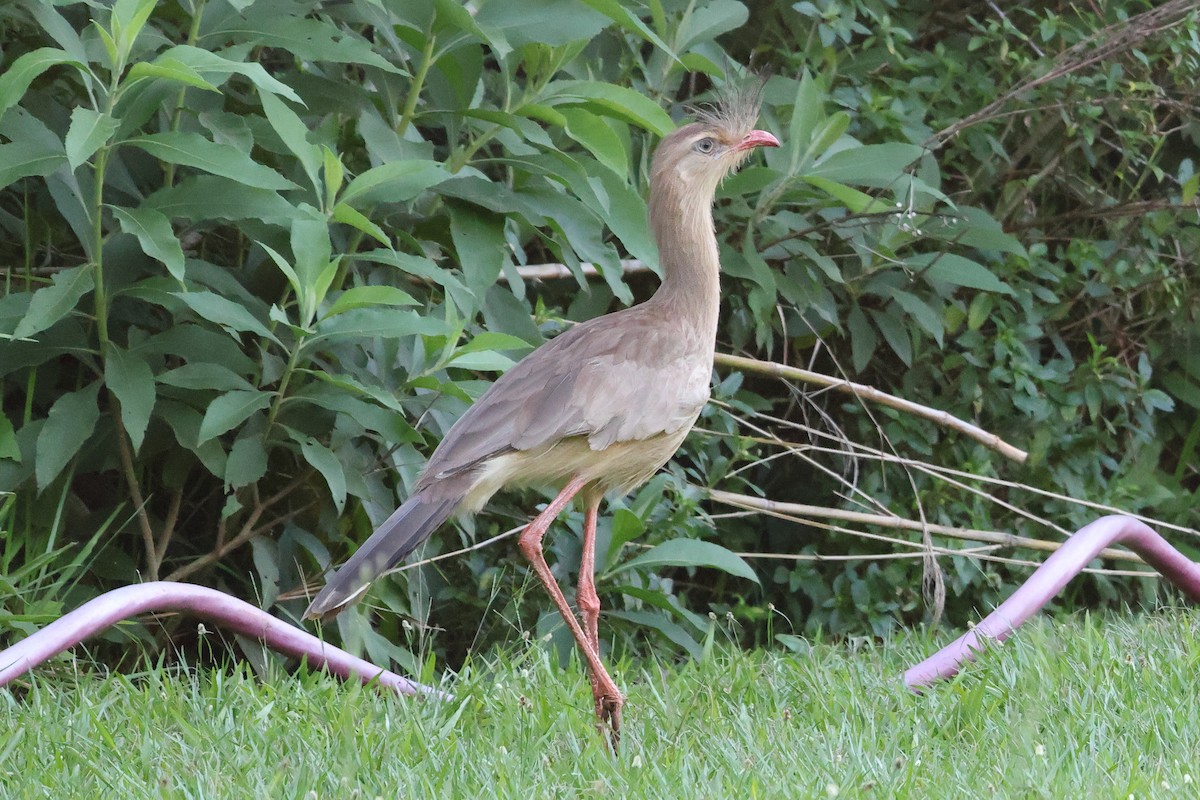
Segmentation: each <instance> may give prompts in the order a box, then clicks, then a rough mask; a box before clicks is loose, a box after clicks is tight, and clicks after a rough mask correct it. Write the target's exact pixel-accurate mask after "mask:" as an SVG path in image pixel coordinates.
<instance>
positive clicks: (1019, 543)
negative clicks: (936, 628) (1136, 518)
mask: <svg viewBox="0 0 1200 800" xmlns="http://www.w3.org/2000/svg"><path fill="white" fill-rule="evenodd" d="M708 496H709V497H710V498H712V500H713V501H715V502H717V503H721V504H723V505H728V506H733V507H734V508H745V509H750V510H754V511H761V512H763V513H767V514H771V515H773V516H778V517H781V518H784V519H790V520H792V521H794V522H805V521H807V520H806V519H805V518H808V517H815V518H816V519H836V520H841V521H842V522H850V523H854V524H858V525H876V526H879V527H884V528H893V529H897V530H909V531H917V532H920V531H922V530H928V531H929V532H930V533H934V534H937V535H939V536H946V537H949V538H951V539H964V540H966V541H972V542H987V543H989V544H995V545H999V546H1001V547H1024V548H1027V549H1029V550H1044V551H1051V552H1052V551H1055V550H1058V549H1059V548H1060V547H1062V543H1061V542H1050V541H1046V540H1045V539H1034V538H1032V537H1029V536H1018V535H1016V534H1012V533H1001V532H999V531H982V530H975V529H972V528H955V527H951V526H949V525H937V524H934V523H924V524H922V523H920V522H917V521H915V520H910V519H904V518H903V517H897V516H885V515H883V514H865V513H863V512H861V511H843V510H842V509H838V508H827V507H824V506H810V505H805V504H801V503H781V502H778V501H775V500H767V499H765V498H762V497H752V496H750V495H745V494H737V493H734V492H725V491H722V490H720V489H709V490H708ZM1099 555H1100V557H1101V558H1109V559H1113V560H1114V561H1132V562H1134V563H1141V561H1142V559H1141V558H1140V557H1139V556H1137V555H1136V554H1134V553H1130V552H1128V551H1126V550H1120V549H1117V548H1112V547H1108V548H1105V549H1103V550H1101V551H1100V553H1099Z"/></svg>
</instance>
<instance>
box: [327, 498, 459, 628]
mask: <svg viewBox="0 0 1200 800" xmlns="http://www.w3.org/2000/svg"><path fill="white" fill-rule="evenodd" d="M460 499H461V498H457V497H449V498H444V497H438V498H432V499H431V498H429V497H427V496H425V493H424V492H417V493H416V494H414V495H413V496H412V497H410V498H408V500H406V501H405V502H404V505H402V506H400V507H399V508H398V509H396V510H395V511H394V512H392V515H391V516H390V517H388V518H387V520H386V521H385V522H384V523H383V524H382V525H380V526H379V527H378V528H377V529H376V530H375V532H374V533H372V534H371V537H370V538H369V539H367V541H366V542H364V543H363V545H362V547H360V548H358V550H357V551H356V552H355V553H354V555H353V556H351V557H350V560H349V561H347V562H346V563H345V564H344V565H343V566H342V567H341V569H339V570H338V571H337V572H336V573H335V574H334V575H333V576H332V577H331V578H329V580H328V582H327V583H326V584H325V588H324V589H322V590H321V591H320V592H319V593H318V594H317V596H316V597H315V598H313V601H312V603H311V604H309V606H308V610H307V611H305V612H304V617H305V618H306V619H316V618H322V619H324V618H327V617H332V616H335V615H337V614H339V613H341V612H342V611H343V610H344V609H345V608H346V607H347V606H350V605H352V604H354V603H356V602H358V600H360V599H361V598H362V596H363V595H364V594H365V593H366V591H367V587H368V586H370V585H371V581H373V580H375V579H376V578H378V577H379V576H380V575H381V574H382V573H384V572H386V571H387V570H388V569H390V568H391V567H392V566H394V565H395V564H396V563H397V562H399V561H400V559H402V558H404V557H405V556H406V555H408V554H409V553H411V552H412V551H413V550H415V549H416V548H417V545H419V544H421V542H423V541H425V539H426V537H428V536H429V534H431V533H433V531H434V529H435V528H437V527H438V526H439V525H441V524H442V523H443V522H445V521H446V520H447V519H449V517H450V515H451V514H453V513H454V509H455V507H456V506H457V505H458V502H459V500H460Z"/></svg>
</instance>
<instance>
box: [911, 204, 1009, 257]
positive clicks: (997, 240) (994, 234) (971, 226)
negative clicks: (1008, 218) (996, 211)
mask: <svg viewBox="0 0 1200 800" xmlns="http://www.w3.org/2000/svg"><path fill="white" fill-rule="evenodd" d="M955 215H956V219H953V220H950V221H949V223H948V224H947V226H946V228H944V229H943V228H940V227H938V226H937V225H931V226H929V227H930V231H931V232H932V233H933V234H934V235H936V236H938V237H939V238H941V239H945V240H947V241H952V242H954V243H956V244H963V245H967V246H968V247H977V248H979V249H980V250H999V251H1000V252H1002V253H1013V254H1014V255H1019V256H1025V255H1026V253H1025V246H1024V245H1022V244H1021V241H1020V240H1019V239H1018V238H1017V237H1015V236H1013V235H1012V234H1011V233H1008V232H1007V231H1005V230H1004V226H1002V225H1001V224H1000V221H999V220H997V219H996V218H995V217H993V216H992V215H991V214H989V213H988V212H986V211H984V210H983V209H982V208H972V207H971V206H959V207H958V208H957V209H956V210H955Z"/></svg>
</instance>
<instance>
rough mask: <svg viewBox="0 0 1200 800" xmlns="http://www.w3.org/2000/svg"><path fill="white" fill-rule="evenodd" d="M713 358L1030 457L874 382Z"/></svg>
mask: <svg viewBox="0 0 1200 800" xmlns="http://www.w3.org/2000/svg"><path fill="white" fill-rule="evenodd" d="M713 361H714V363H716V364H718V365H720V366H725V367H733V368H735V369H741V370H745V371H747V372H756V373H758V374H760V375H771V376H773V377H776V378H780V379H782V380H787V381H800V382H802V383H809V384H814V385H817V386H824V387H826V388H829V389H833V390H835V391H838V392H844V393H845V394H851V395H854V396H855V397H858V398H861V399H863V400H870V401H871V402H873V403H878V404H879V405H882V406H887V407H888V408H894V409H896V410H898V411H903V412H904V413H906V414H912V415H913V416H915V417H920V418H922V419H927V420H930V421H931V422H935V423H937V424H938V425H941V426H942V427H944V428H949V429H951V430H954V431H957V432H959V433H961V434H963V435H964V436H969V437H970V438H972V439H974V440H976V441H977V442H979V443H980V444H983V445H984V446H986V447H989V448H991V449H992V450H995V451H996V452H998V453H1000V454H1002V455H1003V456H1005V457H1006V458H1011V459H1012V460H1013V461H1016V462H1018V463H1021V464H1024V463H1025V460H1026V459H1027V458H1029V453H1027V452H1025V451H1024V450H1021V449H1020V448H1017V447H1014V446H1013V445H1011V444H1009V443H1008V442H1006V441H1004V440H1003V439H1001V438H1000V437H999V436H997V435H996V434H994V433H988V432H987V431H985V430H984V429H983V428H980V427H979V426H977V425H972V424H971V423H969V422H967V421H965V420H961V419H959V418H958V417H955V416H954V415H953V414H949V413H947V412H945V411H941V410H938V409H936V408H930V407H929V406H923V405H921V404H920V403H914V402H912V401H911V400H905V399H904V398H902V397H896V396H895V395H891V394H888V393H886V392H881V391H880V390H878V389H876V388H875V387H873V386H867V385H866V384H862V383H854V382H853V381H847V380H843V379H842V378H834V377H832V376H829V375H822V374H821V373H819V372H813V371H812V370H807V369H801V368H800V367H791V366H788V365H787V364H780V363H778V362H775V361H761V360H759V359H757V358H746V357H745V356H735V355H731V354H729V353H717V354H716V356H715V357H714V358H713Z"/></svg>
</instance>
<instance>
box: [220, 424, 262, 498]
mask: <svg viewBox="0 0 1200 800" xmlns="http://www.w3.org/2000/svg"><path fill="white" fill-rule="evenodd" d="M266 474H267V451H266V448H264V447H263V442H262V437H260V436H243V437H242V438H240V439H238V440H237V441H236V442H234V443H233V447H231V448H229V458H228V459H226V461H225V486H226V488H227V489H240V488H241V487H243V486H248V485H249V484H251V483H254V482H255V481H256V480H258V479H259V478H261V477H262V476H264V475H266Z"/></svg>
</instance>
